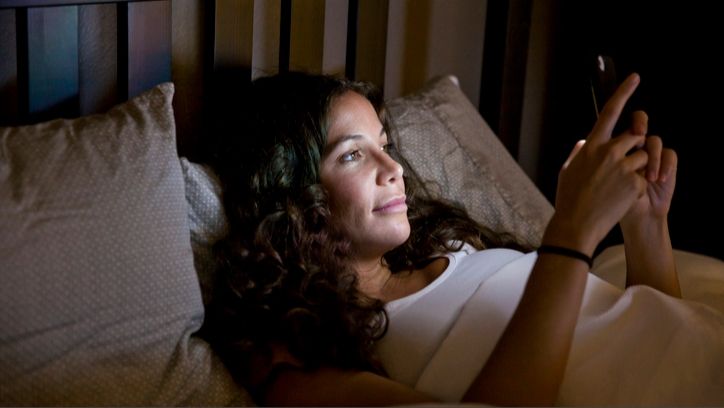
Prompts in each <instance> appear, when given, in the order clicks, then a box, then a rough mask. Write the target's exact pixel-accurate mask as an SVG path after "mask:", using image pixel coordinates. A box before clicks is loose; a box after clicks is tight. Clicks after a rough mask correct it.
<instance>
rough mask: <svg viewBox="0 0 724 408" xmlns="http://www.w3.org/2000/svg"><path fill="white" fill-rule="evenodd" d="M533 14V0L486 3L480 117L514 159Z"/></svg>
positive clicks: (517, 145)
mask: <svg viewBox="0 0 724 408" xmlns="http://www.w3.org/2000/svg"><path fill="white" fill-rule="evenodd" d="M532 10H533V3H532V0H512V1H505V0H488V16H487V18H486V30H485V36H486V38H485V48H484V49H485V51H484V55H483V71H482V74H481V81H480V82H481V83H480V105H479V106H480V113H481V115H482V116H483V117H484V118H485V119H486V120H488V122H489V123H490V126H491V128H492V129H493V131H495V132H496V133H497V135H498V137H499V138H500V140H501V141H502V142H503V144H504V145H505V147H506V148H507V149H508V152H509V153H510V154H511V155H512V156H513V157H515V158H517V157H518V149H519V145H520V123H521V118H522V114H523V97H524V94H523V88H524V86H525V78H526V66H527V60H528V43H529V40H530V21H531V20H530V19H531V15H532ZM503 22H505V23H503Z"/></svg>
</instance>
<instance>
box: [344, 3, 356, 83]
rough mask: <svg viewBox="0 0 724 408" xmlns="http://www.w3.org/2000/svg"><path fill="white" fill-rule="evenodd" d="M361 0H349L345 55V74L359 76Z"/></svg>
mask: <svg viewBox="0 0 724 408" xmlns="http://www.w3.org/2000/svg"><path fill="white" fill-rule="evenodd" d="M358 15H359V0H349V7H348V9H347V54H346V56H345V65H344V75H345V76H346V77H347V78H350V79H354V78H356V77H357V30H358V28H359V27H358V25H359V24H358V23H359V17H358Z"/></svg>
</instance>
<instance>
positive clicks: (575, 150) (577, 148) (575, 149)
mask: <svg viewBox="0 0 724 408" xmlns="http://www.w3.org/2000/svg"><path fill="white" fill-rule="evenodd" d="M585 144H586V141H585V140H579V141H578V142H576V144H575V146H573V150H571V153H570V154H569V155H568V158H567V159H566V161H565V163H563V168H564V169H566V168H568V165H569V164H571V160H573V158H574V157H576V155H577V154H578V152H580V151H581V149H582V148H583V145H585Z"/></svg>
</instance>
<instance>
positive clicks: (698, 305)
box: [382, 246, 724, 406]
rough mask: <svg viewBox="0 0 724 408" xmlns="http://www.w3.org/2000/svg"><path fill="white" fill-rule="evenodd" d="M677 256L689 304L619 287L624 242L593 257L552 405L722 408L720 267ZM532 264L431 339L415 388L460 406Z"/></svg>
mask: <svg viewBox="0 0 724 408" xmlns="http://www.w3.org/2000/svg"><path fill="white" fill-rule="evenodd" d="M675 255H676V262H677V268H678V270H679V275H680V282H681V287H682V292H683V295H684V297H685V299H675V298H672V297H670V296H667V295H665V294H663V293H661V292H658V291H656V290H654V289H652V288H649V287H645V286H636V287H631V288H629V289H626V290H624V289H623V281H624V279H625V275H624V273H625V269H624V268H625V260H624V255H623V248H622V247H621V246H618V247H612V248H610V249H608V250H606V251H604V252H603V253H602V254H601V255H600V256H599V257H598V258H597V259H596V263H595V264H594V268H593V271H592V272H593V273H594V274H592V275H590V276H589V279H588V282H587V286H586V293H585V297H584V304H583V306H582V309H581V315H580V318H579V323H578V325H577V327H576V333H575V338H574V344H573V347H572V350H571V355H570V358H569V362H568V367H567V370H566V374H565V377H564V381H563V384H562V387H561V392H560V394H559V399H558V405H667V406H677V405H697V406H702V405H724V262H722V261H720V260H717V259H714V258H710V257H706V256H702V255H698V254H693V253H689V252H683V251H676V253H675ZM535 259H536V254H535V253H530V254H526V255H523V256H520V257H518V258H516V259H515V260H513V261H512V262H509V263H508V264H506V265H505V266H503V267H502V268H499V269H498V270H497V272H495V273H494V274H492V275H490V276H489V277H487V278H486V279H485V280H484V282H483V283H482V284H480V286H479V287H477V289H476V290H475V291H474V293H473V295H472V296H471V297H470V298H469V299H468V300H467V301H466V302H465V304H464V306H463V307H462V309H461V310H459V311H458V312H457V316H456V317H455V318H454V322H453V323H452V324H451V325H449V326H447V327H444V325H441V326H440V331H441V332H440V333H437V334H431V337H437V338H438V340H435V343H436V347H435V348H434V351H433V352H431V353H430V355H429V356H426V357H425V359H426V364H424V366H423V367H422V368H421V370H420V372H419V375H418V376H417V377H416V378H417V379H416V380H415V381H414V383H413V385H414V386H415V388H417V389H418V390H421V391H424V392H427V393H430V394H432V395H435V396H437V397H438V398H441V399H443V400H444V401H448V402H456V401H459V400H460V398H461V397H462V395H463V394H464V392H465V390H466V389H467V388H468V386H469V384H470V383H471V382H472V380H473V378H474V377H475V375H476V374H477V373H478V372H479V370H480V368H481V367H482V366H483V365H484V363H485V361H486V360H487V358H488V356H489V355H490V352H491V351H492V348H493V347H494V345H495V342H496V341H497V339H498V338H499V336H500V334H501V333H502V331H503V330H504V328H505V326H506V324H507V322H508V320H509V319H510V317H511V316H512V313H513V311H514V309H515V307H516V306H517V303H518V301H519V299H520V296H521V294H522V291H523V287H524V285H525V282H526V280H527V277H528V274H529V273H530V270H531V267H532V265H533V263H534V262H535ZM440 293H441V294H443V293H444V291H440ZM430 296H435V291H431V292H430V293H429V294H428V295H426V297H430ZM444 300H445V299H440V300H439V301H440V302H444ZM448 300H449V296H448ZM427 301H428V302H430V301H431V300H430V299H429V298H428V299H427ZM433 303H434V302H433ZM426 319H430V320H429V321H441V320H445V319H446V317H443V316H427V317H426ZM393 322H394V318H393ZM426 330H427V331H429V329H426ZM416 341H418V342H421V341H420V340H419V339H418V340H416ZM383 343H384V341H383ZM382 348H383V349H384V348H385V347H384V344H383V347H382ZM394 348H396V347H392V348H391V349H388V350H387V351H388V352H393V349H394ZM394 352H395V353H400V352H401V351H399V350H394ZM402 352H404V350H403V351H402ZM418 357H419V356H418ZM398 358H399V355H398ZM383 361H384V360H383Z"/></svg>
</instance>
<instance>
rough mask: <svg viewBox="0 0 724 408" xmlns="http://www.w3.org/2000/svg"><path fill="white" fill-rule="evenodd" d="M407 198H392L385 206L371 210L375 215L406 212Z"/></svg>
mask: <svg viewBox="0 0 724 408" xmlns="http://www.w3.org/2000/svg"><path fill="white" fill-rule="evenodd" d="M406 201H407V198H406V197H404V196H403V197H398V198H394V199H392V200H390V201H388V202H386V203H385V204H383V205H381V206H379V207H377V208H375V209H374V210H372V211H373V212H376V213H397V212H402V211H407V203H406Z"/></svg>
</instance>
